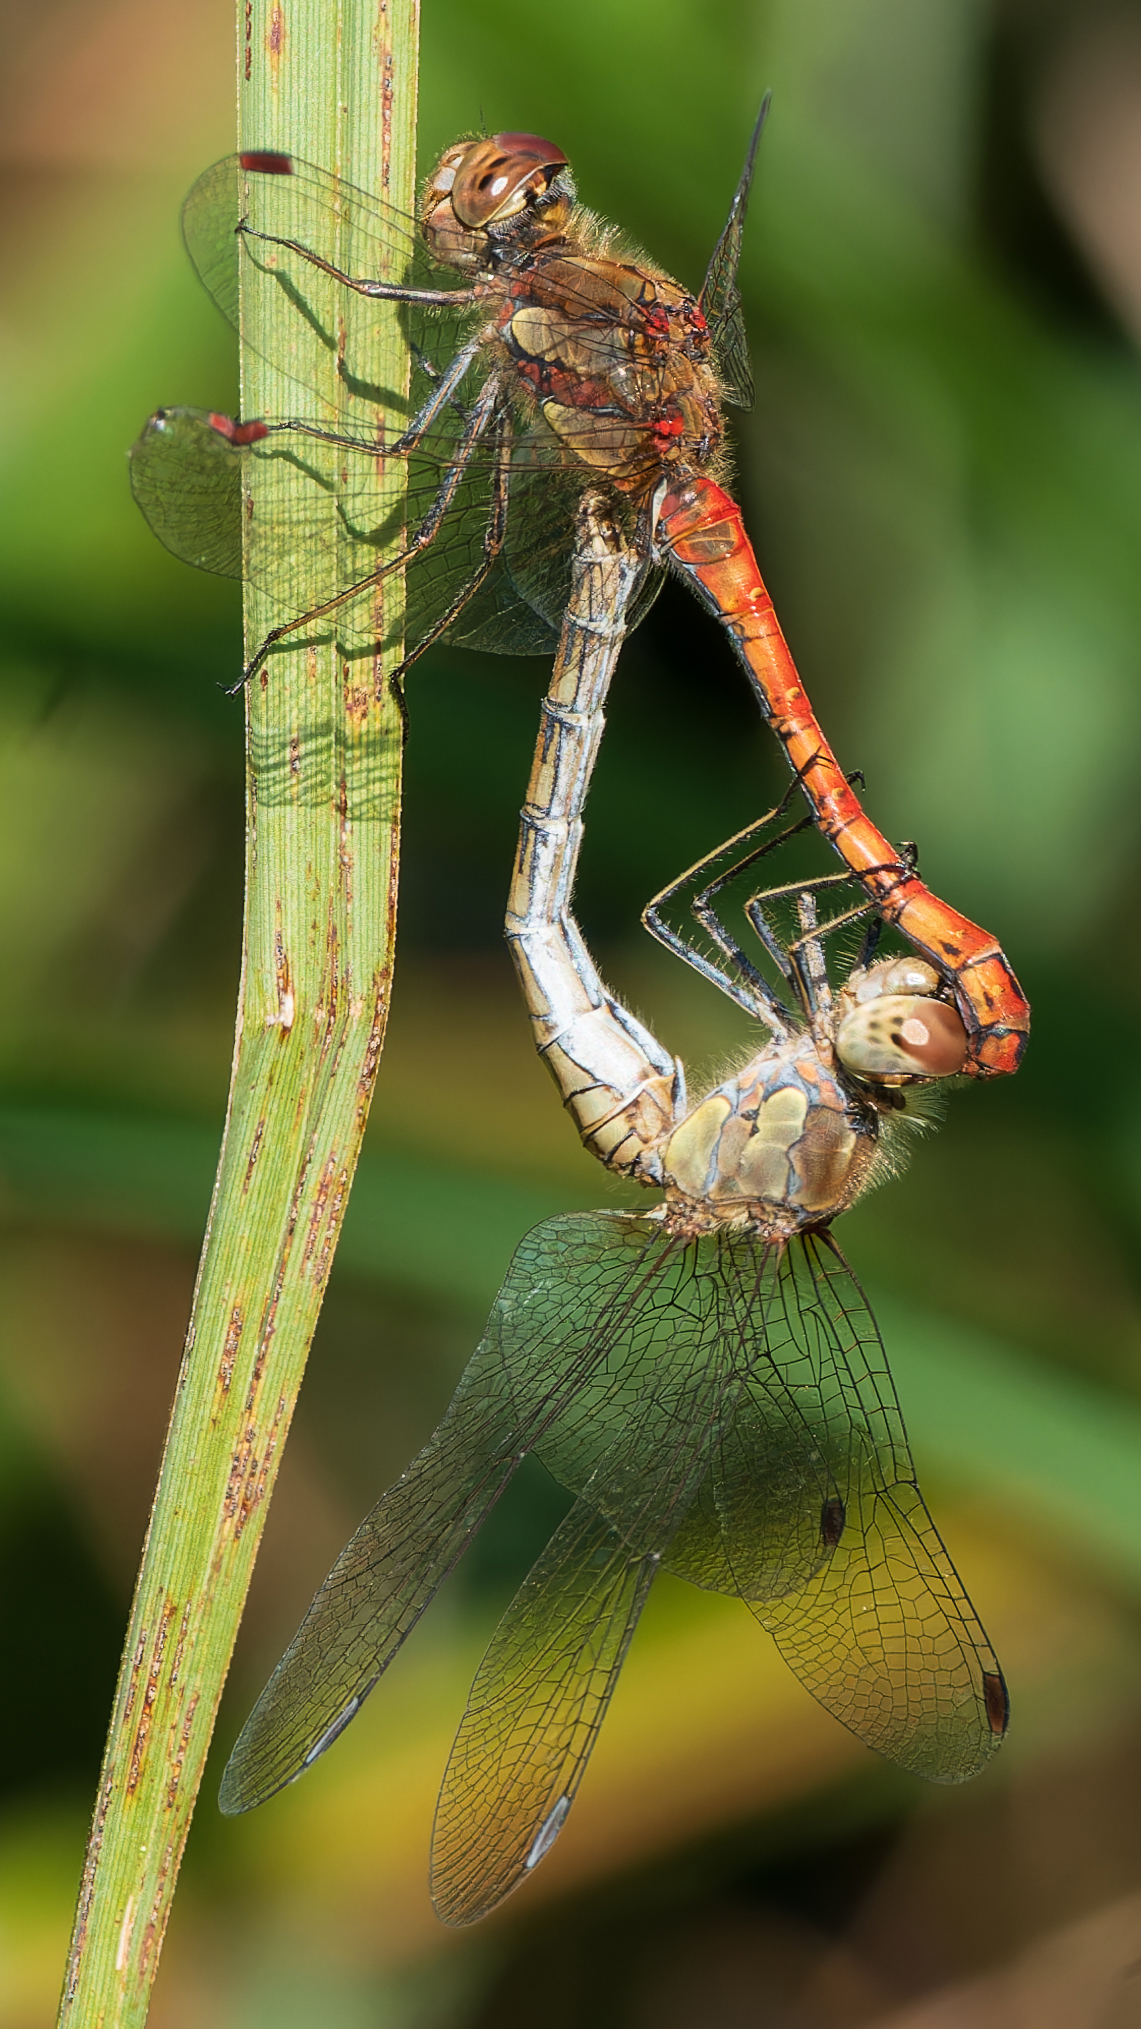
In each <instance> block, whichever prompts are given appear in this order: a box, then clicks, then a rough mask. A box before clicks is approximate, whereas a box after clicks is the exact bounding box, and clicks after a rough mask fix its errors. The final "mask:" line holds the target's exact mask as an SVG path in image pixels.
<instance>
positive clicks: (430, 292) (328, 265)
mask: <svg viewBox="0 0 1141 2029" xmlns="http://www.w3.org/2000/svg"><path fill="white" fill-rule="evenodd" d="M235 230H236V231H237V232H238V233H240V235H241V237H242V239H243V240H247V241H248V240H261V241H263V243H264V244H265V245H266V246H271V247H287V248H288V250H289V252H290V253H291V254H299V255H300V256H301V259H302V260H303V261H308V263H309V265H310V267H311V268H319V269H320V270H321V273H322V274H323V275H330V276H331V277H332V279H333V281H334V282H341V283H343V284H344V287H345V288H346V289H355V291H356V293H357V295H358V296H372V297H377V298H379V299H380V301H382V302H385V303H429V304H435V305H436V306H437V307H440V308H444V309H455V308H456V307H457V306H458V307H461V308H462V306H463V305H464V304H465V303H474V302H475V300H476V292H475V290H474V289H409V288H406V287H405V286H404V284H403V283H401V282H374V281H370V280H369V279H368V277H367V276H364V275H346V273H345V271H344V269H343V268H335V267H334V266H333V264H332V262H331V261H323V260H322V259H321V256H320V254H315V253H314V252H313V250H312V248H311V247H306V246H302V244H301V241H300V240H287V239H282V238H281V236H280V235H279V234H278V233H272V232H258V231H257V230H256V228H255V227H254V226H252V225H247V224H246V221H245V219H244V218H243V219H241V220H239V222H238V225H237V227H236V228H235ZM252 258H253V257H252V255H251V259H252ZM255 266H256V263H255ZM271 272H272V270H271Z"/></svg>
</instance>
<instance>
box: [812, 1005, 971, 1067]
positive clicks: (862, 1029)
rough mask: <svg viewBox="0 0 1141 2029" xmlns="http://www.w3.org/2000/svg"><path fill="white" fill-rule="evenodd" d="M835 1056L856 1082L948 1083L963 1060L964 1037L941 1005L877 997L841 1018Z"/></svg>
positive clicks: (958, 1023) (955, 1019)
mask: <svg viewBox="0 0 1141 2029" xmlns="http://www.w3.org/2000/svg"><path fill="white" fill-rule="evenodd" d="M836 1055H837V1056H838V1057H839V1059H840V1062H841V1063H842V1064H843V1066H844V1068H845V1070H847V1071H852V1072H854V1073H855V1074H856V1076H857V1077H860V1078H950V1077H952V1076H954V1074H955V1073H956V1072H957V1071H961V1070H962V1068H963V1065H964V1064H965V1062H966V1058H967V1032H966V1029H965V1028H964V1027H963V1024H962V1022H961V1021H960V1019H959V1016H958V1015H957V1014H956V1013H955V1010H954V1008H953V1007H948V1006H947V1003H946V1001H942V1000H926V999H920V998H918V997H917V996H915V995H912V994H881V995H880V996H879V997H878V998H877V999H875V1000H870V1001H866V1002H864V1003H863V1004H862V1005H860V1006H857V1007H855V1008H853V1009H852V1011H851V1013H850V1014H847V1015H845V1017H844V1019H843V1021H842V1022H841V1023H840V1026H839V1028H838V1029H837V1031H836Z"/></svg>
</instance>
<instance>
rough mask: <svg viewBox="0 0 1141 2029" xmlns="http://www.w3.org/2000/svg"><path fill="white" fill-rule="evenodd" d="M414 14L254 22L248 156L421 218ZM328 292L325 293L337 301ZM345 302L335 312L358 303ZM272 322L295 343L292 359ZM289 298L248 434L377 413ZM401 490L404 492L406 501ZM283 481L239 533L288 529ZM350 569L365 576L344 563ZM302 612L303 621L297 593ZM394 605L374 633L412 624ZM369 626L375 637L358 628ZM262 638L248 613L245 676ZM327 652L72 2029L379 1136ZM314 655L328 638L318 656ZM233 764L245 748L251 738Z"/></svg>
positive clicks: (374, 783)
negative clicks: (269, 152)
mask: <svg viewBox="0 0 1141 2029" xmlns="http://www.w3.org/2000/svg"><path fill="white" fill-rule="evenodd" d="M417 25H418V24H417V15H416V5H415V0H394V4H393V5H392V6H391V7H388V8H385V9H378V8H377V7H376V6H375V5H366V4H365V0H293V4H288V0H273V4H271V0H253V4H252V6H250V7H249V8H245V9H240V10H239V19H238V33H239V80H240V119H241V139H240V145H241V146H242V147H246V148H250V147H261V148H276V149H284V150H290V151H293V152H295V153H297V154H300V155H303V156H305V157H308V158H309V159H310V160H314V161H317V162H319V163H322V164H324V165H328V166H329V167H332V168H336V169H337V170H339V171H340V172H341V173H342V174H343V175H345V176H346V177H348V178H349V179H351V180H352V181H354V182H356V183H360V184H363V185H365V186H366V187H368V188H371V189H376V190H381V191H383V192H384V193H385V194H386V195H387V196H388V197H389V198H390V199H391V200H392V202H394V203H396V204H398V205H401V206H403V207H404V208H406V209H410V208H411V204H412V197H413V134H414V126H415V110H416V89H415V62H416V30H417ZM329 287H330V290H332V285H331V284H330V285H329ZM341 293H342V294H343V292H341ZM337 314H342V315H343V317H344V320H345V331H344V336H345V342H346V344H347V345H350V346H352V347H354V348H356V349H358V351H360V350H361V349H362V348H367V353H368V357H369V360H370V364H371V366H372V367H373V372H372V376H371V377H372V379H373V380H374V382H376V383H379V384H380V385H382V386H385V387H390V388H393V389H396V390H399V389H401V388H404V389H406V388H407V363H406V359H405V357H404V354H403V347H402V344H401V337H400V331H399V326H398V320H397V318H396V316H395V315H394V314H393V312H392V311H391V309H388V310H385V309H384V307H383V306H379V307H378V306H376V305H369V304H366V303H365V302H364V301H363V299H361V300H359V301H358V300H356V299H353V300H351V301H349V302H348V303H345V302H343V301H340V300H339V301H338V303H337V306H336V310H335V311H334V313H333V324H332V328H333V329H334V330H336V329H337V322H336V317H337ZM277 320H280V322H281V324H282V329H281V330H280V331H275V322H276V321H277ZM296 323H297V320H296V317H295V316H294V315H293V314H292V313H291V310H290V306H289V304H288V303H287V302H286V301H285V299H284V297H283V295H282V292H281V291H280V290H276V289H274V288H273V287H272V286H269V285H262V284H259V285H258V286H257V287H256V288H251V289H249V290H248V291H247V294H246V299H245V300H244V302H243V340H244V341H245V343H244V345H243V379H242V388H243V403H244V407H245V413H246V414H247V415H257V414H265V413H272V412H277V413H281V412H289V413H298V410H299V400H300V399H301V397H299V394H298V379H299V377H301V378H303V379H304V381H305V383H306V392H308V390H309V389H311V391H312V405H311V406H310V408H309V410H308V413H317V412H320V413H322V414H327V415H328V416H329V417H330V418H332V419H335V420H343V422H344V423H345V424H346V425H348V426H351V427H356V428H358V429H359V428H360V427H361V423H362V419H363V420H364V422H365V423H366V424H367V423H370V422H371V421H373V420H374V417H373V412H372V411H369V410H366V409H364V408H363V407H362V405H361V404H360V403H359V402H356V401H354V399H353V397H352V396H351V395H350V394H349V393H348V391H347V390H346V388H345V386H344V385H343V383H342V382H341V380H340V378H339V376H338V374H337V371H336V366H337V360H336V353H335V350H332V351H331V350H330V349H329V348H328V347H327V346H322V345H320V344H318V343H317V342H316V341H315V342H314V345H313V348H312V357H311V358H307V359H302V360H300V361H299V360H298V358H297V356H296V355H294V357H293V359H292V362H291V364H292V369H293V371H292V377H291V379H290V380H289V381H288V382H285V381H279V380H278V379H277V378H276V377H275V374H274V371H273V369H272V368H271V367H270V366H269V365H268V364H267V360H268V359H272V358H274V357H275V356H279V355H280V352H281V349H282V346H283V344H287V343H288V342H289V340H290V337H292V338H293V339H295V338H296ZM392 483H393V484H394V485H399V474H398V473H397V474H396V475H394V477H393V481H392ZM288 484H289V472H288V469H287V468H283V467H282V466H281V465H280V464H279V465H277V466H275V465H274V464H273V463H271V462H268V461H267V462H266V463H264V464H261V465H259V466H258V468H257V470H256V471H255V473H254V476H253V479H252V481H251V499H250V502H249V505H248V511H249V512H250V513H252V514H255V515H258V516H261V517H265V516H267V515H272V514H273V513H274V511H275V505H276V504H277V502H278V499H279V493H278V491H277V489H279V488H281V487H282V486H285V485H288ZM346 567H351V563H350V560H349V559H346ZM298 590H299V600H298V605H299V609H303V608H304V606H305V603H306V601H305V599H304V596H303V592H304V588H303V587H301V586H299V588H298ZM397 596H398V594H397V593H396V591H395V590H394V589H393V587H392V585H391V581H388V582H386V587H385V607H384V631H385V634H386V636H387V637H388V638H389V639H391V635H392V632H393V628H394V624H395V623H396V622H397V621H398V619H399V607H398V606H397V605H395V604H394V600H395V599H396V597H397ZM355 617H356V618H357V619H359V617H360V616H359V615H357V616H355ZM267 624H268V623H267V621H266V618H265V614H264V610H263V608H262V603H261V601H260V600H259V598H258V597H257V596H253V597H251V598H250V599H249V600H248V602H247V610H246V640H247V653H249V652H251V651H252V649H253V648H254V647H255V646H256V645H257V643H258V642H259V641H260V640H261V639H262V637H263V635H264V633H265V631H266V627H267ZM331 631H332V630H330V629H328V628H326V629H324V630H316V629H315V630H312V632H311V634H310V638H309V640H308V641H307V643H306V645H304V646H302V647H299V648H296V649H292V648H290V649H289V650H288V652H285V653H279V654H276V655H275V656H274V657H273V658H272V662H271V667H270V673H269V675H268V678H266V679H265V680H263V681H260V682H258V683H257V684H255V685H254V686H253V687H252V694H251V696H250V698H249V701H248V748H247V756H248V774H247V782H248V799H249V802H248V827H247V865H246V880H247V886H246V924H245V950H244V966H243V977H242V988H241V998H240V1005H239V1012H238V1025H237V1039H236V1047H235V1056H234V1067H233V1075H232V1082H231V1089H230V1106H229V1114H228V1119H227V1125H226V1132H225V1139H224V1142H223V1147H222V1154H221V1159H220V1163H219V1167H218V1173H217V1179H216V1182H215V1188H214V1199H213V1204H212V1208H211V1213H210V1220H209V1225H208V1228H207V1238H206V1243H205V1247H204V1251H203V1255H202V1261H201V1267H200V1270H199V1277H198V1285H197V1290H196V1293H195V1300H194V1310H193V1316H192V1320H191V1325H190V1331H189V1335H188V1339H187V1347H186V1353H185V1357H184V1362H183V1368H182V1373H181V1377H180V1380H179V1385H178V1390H177V1394H176V1398H175V1405H174V1410H173V1413H172V1418H171V1423H170V1428H169V1431H168V1434H167V1442H166V1449H165V1454H164V1458H163V1464H162V1470H161V1474H160V1479H159V1485H158V1490H157V1493H156V1497H155V1504H154V1509H153V1513H152V1516H151V1524H150V1529H149V1531H148V1536H147V1543H146V1548H145V1551H144V1556H143V1563H142V1567H141V1569H140V1573H139V1578H138V1584H137V1589H136V1595H135V1601H134V1607H133V1610H132V1616H131V1624H130V1629H129V1632H128V1636H127V1641H126V1646H125V1649H124V1657H123V1664H122V1668H121V1673H120V1680H119V1685H118V1690H117V1693H116V1700H115V1707H114V1712H113V1715H112V1720H111V1727H110V1733H109V1736H108V1744H107V1750H106V1758H105V1761H104V1765H103V1770H102V1774H101V1777H100V1784H99V1791H98V1796H97V1800H96V1807H95V1815H94V1823H93V1827H92V1833H91V1839H90V1843H89V1846H88V1852H87V1862H86V1867H85V1871H84V1877H83V1882H82V1887H81V1891H80V1897H79V1903H78V1909H77V1914H76V1922H75V1930H74V1933H73V1937H72V1946H71V1956H70V1959H69V1963H68V1969H67V1976H66V1983H65V1987H64V1995H63V2000H62V2004H61V2011H60V2017H59V2020H60V2022H61V2023H69V2024H73V2025H79V2024H83V2025H88V2024H94V2023H99V2024H100V2025H101V2029H111V2025H119V2024H139V2023H142V2022H143V2021H145V2019H146V2015H147V2010H148V2005H149V1998H150V1990H151V1986H152V1983H153V1980H154V1976H155V1972H156V1969H157V1965H158V1959H159V1953H160V1951H161V1947H162V1940H163V1935H164V1932H165V1928H166V1922H167V1917H168V1914H169V1910H170V1904H171V1899H172V1897H173V1893H174V1887H175V1882H176V1880H177V1875H178V1868H179V1862H180V1859H181V1856H182V1850H183V1846H184V1844H185V1840H186V1835H187V1831H188V1829H189V1825H190V1819H191V1815H192V1813H193V1809H194V1802H195V1798H196V1795H197V1791H198V1787H199V1783H200V1781H201V1777H202V1770H203V1765H204V1763H205V1759H206V1753H207V1749H208V1747H209V1743H210V1735H211V1731H212V1727H213V1722H214V1717H215V1713H216V1711H217V1707H218V1701H219V1698H220V1696H221V1690H222V1685H223V1682H224V1680H225V1675H226V1670H227V1667H228V1664H229V1659H230V1653H231V1650H232V1648H233V1643H234V1638H235V1635H236V1632H237V1627H238V1622H239V1620H240V1617H241V1612H242V1605H243V1602H244V1599H245V1594H246V1589H247V1586H248V1584H249V1579H250V1574H251V1571H252V1568H253V1562H254V1558H255V1555H256V1552H257V1546H258V1541H259V1539H260V1535H261V1529H262V1524H263V1522H264V1519H265V1513H266V1508H267V1505H268V1501H269V1497H270V1494H271V1492H272V1489H273V1484H274V1478H275V1475H276V1471H277V1467H278V1464H279V1462H280V1457H281V1451H282V1446H283V1444H284V1441H285V1437H286V1433H287V1431H288V1428H289V1421H290V1416H291V1414H292V1410H293V1405H294V1402H295V1399H296V1395H297V1390H298V1387H299V1385H300V1381H301V1375H302V1372H303V1369H304V1365H305V1358H306V1354H307V1352H308V1348H309V1343H310V1340H311V1338H312V1334H313V1330H314V1327H315V1325H316V1321H317V1315H318V1312H319V1310H320V1307H321V1299H322V1296H323V1294H324V1289H325V1284H326V1281H327V1279H328V1275H329V1270H330V1267H331V1265H332V1259H333V1253H334V1250H335V1248H336V1244H337V1239H338V1236H339V1233H340V1227H341V1221H342V1218H343V1215H344V1210H345V1205H346V1203H347V1199H348V1194H349V1188H350V1185H351V1183H352V1178H353V1172H354V1169H355V1166H356V1160H357V1154H358V1151H359V1148H360V1141H361V1135H362V1133H363V1131H364V1126H365V1122H366V1119H367V1116H368V1108H369V1101H370V1098H371V1093H372V1085H373V1080H374V1078H375V1074H376V1067H377V1060H378V1057H379V1053H380V1047H381V1043H382V1040H383V1033H384V1021H385V1015H386V1012H387V1002H388V985H389V977H390V970H391V958H392V939H393V928H394V912H395V898H396V859H397V843H398V837H399V791H400V753H401V733H402V728H401V721H400V714H399V710H398V708H397V705H396V703H395V701H394V699H393V698H392V697H391V696H390V694H389V690H388V687H387V684H386V682H385V680H384V673H383V670H382V669H381V667H380V666H379V662H378V660H377V658H376V657H374V656H373V655H372V654H371V653H368V652H365V651H364V649H363V648H362V646H361V643H362V641H363V640H364V638H365V636H366V635H367V633H368V631H369V622H368V616H367V615H366V616H365V622H364V628H363V630H362V629H361V628H360V627H358V628H357V630H356V638H357V646H356V649H355V651H353V650H349V649H345V647H344V644H343V641H342V642H341V643H340V644H339V643H338V642H337V641H335V640H333V639H331V638H327V637H328V636H329V635H330V634H331ZM318 637H320V638H318ZM235 736H236V726H235Z"/></svg>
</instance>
